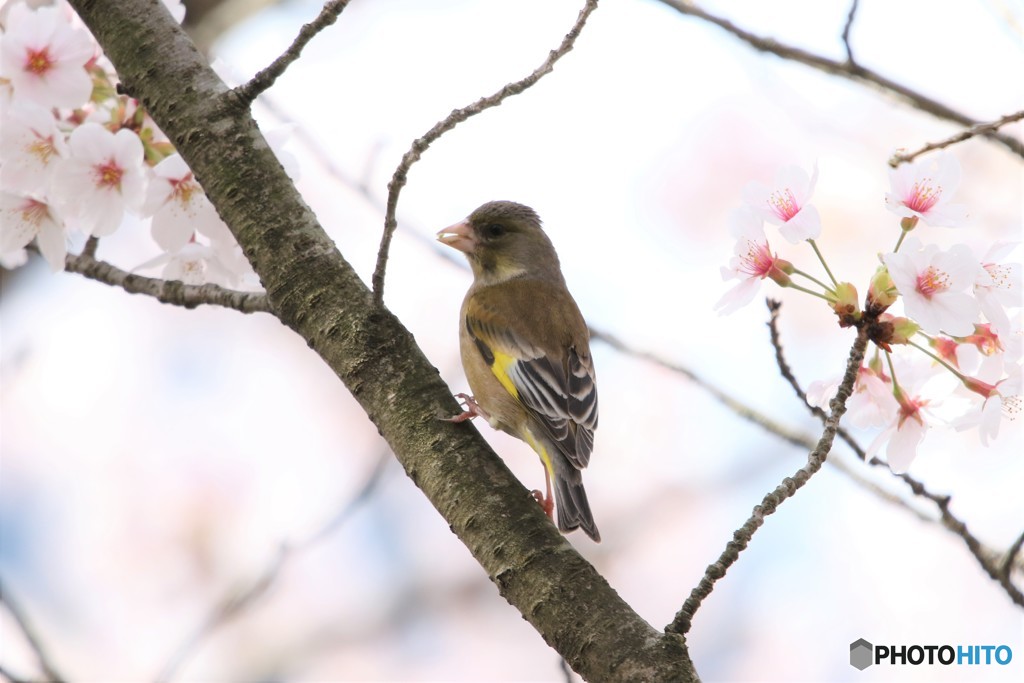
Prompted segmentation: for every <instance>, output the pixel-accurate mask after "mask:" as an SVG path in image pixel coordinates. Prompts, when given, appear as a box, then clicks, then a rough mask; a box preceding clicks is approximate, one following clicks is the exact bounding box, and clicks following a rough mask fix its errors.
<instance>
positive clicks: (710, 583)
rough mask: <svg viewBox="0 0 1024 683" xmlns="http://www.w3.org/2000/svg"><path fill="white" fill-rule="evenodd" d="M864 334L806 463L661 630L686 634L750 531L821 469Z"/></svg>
mask: <svg viewBox="0 0 1024 683" xmlns="http://www.w3.org/2000/svg"><path fill="white" fill-rule="evenodd" d="M867 345H868V335H867V331H866V330H865V329H864V328H861V329H859V330H858V331H857V338H856V339H855V340H854V343H853V346H852V347H851V348H850V356H849V358H848V359H847V362H846V372H845V374H844V375H843V381H842V383H841V384H840V385H839V391H838V392H837V393H836V396H835V398H833V399H832V402H831V403H830V404H829V407H830V408H831V411H832V412H831V414H830V415H829V416H828V419H827V420H826V421H825V430H824V431H823V432H822V434H821V437H820V438H819V439H818V443H817V445H816V446H815V447H814V450H812V451H811V452H810V453H809V454H808V456H807V463H806V464H804V466H803V467H801V468H800V469H798V470H797V471H796V473H794V474H793V476H792V477H786V478H785V479H783V480H782V483H781V484H779V485H778V486H777V487H775V490H773V491H771V492H770V493H768V494H767V495H765V497H764V499H763V500H762V501H761V504H760V505H756V506H755V507H754V511H753V513H752V514H751V515H750V517H749V518H748V519H747V521H746V522H745V523H744V524H743V526H741V527H740V528H739V529H737V530H736V532H735V533H734V534H733V540H731V541H729V542H728V543H727V544H726V546H725V550H724V551H723V552H722V554H721V555H720V556H719V558H718V560H717V561H715V563H714V564H711V565H708V568H707V570H706V571H705V572H704V577H703V578H702V579H701V580H700V583H699V584H698V586H697V587H696V588H694V589H693V591H692V592H691V593H690V597H688V598H687V599H686V602H684V603H683V607H682V609H680V610H679V612H678V613H677V614H676V616H675V619H673V620H672V623H670V624H669V625H668V626H666V627H665V631H666V632H669V633H679V634H686V633H687V632H688V631H689V630H690V626H691V625H692V622H693V616H694V614H696V612H697V610H698V609H699V608H700V606H701V604H702V603H703V602H704V599H705V598H707V597H708V596H709V595H710V594H711V591H712V590H713V589H714V586H715V582H717V581H718V580H719V579H720V578H722V577H723V576H725V573H726V572H727V571H728V570H729V567H731V566H732V565H733V564H734V563H735V562H736V560H737V559H739V555H740V553H741V552H743V550H745V549H746V547H747V545H748V544H749V543H750V539H751V538H752V537H753V535H754V533H755V532H756V531H757V530H758V529H759V528H760V527H761V525H762V524H764V518H765V517H767V516H768V515H770V514H772V513H773V512H775V510H776V509H777V508H778V507H779V505H781V504H782V503H783V502H785V501H786V499H788V498H791V497H792V496H793V495H794V494H795V493H796V492H797V491H798V490H799V489H800V488H801V487H803V485H804V484H806V483H807V482H808V481H809V480H810V478H811V477H812V476H814V474H815V473H816V472H817V471H818V470H820V469H821V466H822V465H823V464H824V463H825V459H826V458H827V457H828V454H829V451H830V450H831V449H832V442H833V440H834V439H835V435H836V430H837V429H838V428H839V420H840V419H841V418H842V417H843V414H844V413H845V412H846V401H847V399H849V398H850V395H851V394H852V393H853V384H854V382H855V381H856V379H857V372H858V371H859V370H860V364H861V361H863V360H864V351H865V349H867Z"/></svg>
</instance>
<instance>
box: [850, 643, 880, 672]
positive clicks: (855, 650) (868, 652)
mask: <svg viewBox="0 0 1024 683" xmlns="http://www.w3.org/2000/svg"><path fill="white" fill-rule="evenodd" d="M873 648H874V646H873V645H872V644H871V643H869V642H868V641H866V640H864V639H863V638H858V639H857V640H855V641H853V642H852V643H850V666H852V667H853V668H855V669H857V670H859V671H863V670H864V669H866V668H868V667H869V666H871V665H872V664H873V662H872V661H871V658H872V657H873V653H872V649H873Z"/></svg>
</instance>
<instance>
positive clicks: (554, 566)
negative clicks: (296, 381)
mask: <svg viewBox="0 0 1024 683" xmlns="http://www.w3.org/2000/svg"><path fill="white" fill-rule="evenodd" d="M71 4H72V6H74V7H75V8H76V10H77V11H78V13H79V15H80V16H81V17H82V19H83V20H84V21H85V23H86V25H87V26H88V27H89V29H90V30H91V31H92V33H93V35H95V36H96V38H97V39H98V40H99V42H100V44H101V45H102V46H103V48H104V51H105V53H106V55H107V56H108V57H109V58H110V60H111V62H112V63H113V64H114V66H115V67H116V68H117V70H118V74H119V75H120V77H121V79H122V81H124V82H125V83H126V84H127V85H128V86H129V88H130V90H131V92H133V93H136V94H137V95H138V96H139V97H140V98H141V100H142V102H143V105H144V106H145V108H146V110H147V111H148V112H149V113H150V115H151V116H152V117H153V119H154V121H156V123H157V125H158V126H160V129H161V130H163V131H164V132H165V133H166V134H167V135H168V137H169V138H170V139H171V141H172V142H173V143H174V145H175V147H176V148H177V150H178V151H179V152H180V153H181V155H182V157H183V158H184V159H185V161H186V162H187V163H188V165H189V167H190V168H191V169H192V171H193V172H194V173H195V176H196V178H197V180H199V182H200V183H201V184H202V186H203V188H204V189H205V190H206V193H207V196H208V197H209V198H210V201H211V202H213V204H214V205H215V206H216V207H217V210H218V213H219V214H220V215H221V216H222V217H223V218H224V219H225V222H226V223H227V224H228V225H229V227H230V228H231V230H232V232H233V233H234V235H235V237H236V238H237V239H238V242H239V244H240V245H241V246H242V249H243V251H244V253H245V255H246V257H247V258H248V259H249V261H250V263H251V264H252V266H253V268H254V269H255V271H256V272H257V273H258V274H259V276H260V280H261V282H262V283H263V285H264V286H265V287H266V290H267V297H268V299H269V301H270V306H271V309H272V310H273V311H274V313H275V314H276V315H277V316H278V317H279V318H280V320H281V321H282V322H283V323H284V324H285V325H287V326H289V327H290V328H292V329H293V330H294V331H295V332H296V333H297V334H299V335H300V336H301V337H302V338H303V339H304V340H305V341H306V342H307V343H308V344H309V346H310V347H311V348H312V349H313V351H315V352H316V353H317V354H318V355H319V356H320V357H321V358H322V359H323V360H324V362H325V363H326V364H327V365H328V366H329V367H330V368H331V370H332V371H333V372H334V373H335V374H336V375H337V376H338V377H339V378H340V379H341V380H342V381H343V382H344V383H345V385H346V386H347V387H348V389H349V390H350V391H351V392H352V395H353V396H354V397H355V398H356V400H357V401H358V402H359V403H360V405H361V406H362V407H363V409H364V410H365V411H366V413H367V415H368V417H369V418H370V419H371V420H372V421H373V423H374V424H375V425H376V426H377V428H378V430H379V431H380V433H381V435H382V436H383V437H384V439H385V440H386V441H387V442H388V444H389V446H390V447H391V449H392V451H393V452H394V453H395V456H396V457H397V458H398V460H399V461H400V462H401V463H402V466H403V467H404V468H405V471H406V473H407V474H408V475H409V476H410V477H411V478H412V480H413V481H414V482H415V483H416V484H417V486H419V487H420V489H421V490H422V491H423V493H424V494H425V495H426V496H427V498H428V499H429V500H430V501H431V503H432V504H433V505H434V507H435V508H436V509H437V510H438V511H439V512H440V514H441V516H442V517H443V518H444V519H445V520H446V522H447V523H448V525H449V526H450V528H451V530H452V531H453V532H454V533H455V534H456V535H457V536H458V537H459V539H460V540H461V541H462V542H463V543H464V544H465V545H466V547H467V548H468V549H469V551H470V552H471V554H472V555H473V556H474V558H476V560H477V561H478V562H479V563H480V564H481V566H482V567H483V568H484V570H485V571H486V572H487V574H488V576H490V577H491V579H492V581H493V582H494V583H495V585H496V586H497V588H498V591H499V592H500V594H501V595H502V596H504V597H505V599H506V600H508V601H509V602H510V603H511V604H512V605H513V606H515V607H516V608H517V609H518V610H519V611H520V613H521V614H522V615H523V617H524V618H525V619H526V620H527V621H528V622H529V623H530V624H531V625H533V626H534V628H536V629H537V631H538V632H540V634H541V635H542V636H543V637H544V639H545V641H546V642H547V643H548V644H549V645H551V647H553V648H554V649H555V650H556V651H558V652H559V654H561V655H562V656H563V657H565V659H566V660H567V661H568V662H569V664H570V665H571V666H572V667H573V669H574V670H576V671H577V672H579V673H580V674H581V675H582V676H583V677H584V678H586V679H588V680H590V681H612V680H620V681H621V680H674V681H687V680H694V679H695V678H696V675H695V673H694V670H693V665H692V663H691V662H690V659H689V655H688V653H687V650H686V647H685V643H684V641H683V639H682V638H680V637H678V636H675V635H671V634H669V635H664V634H660V633H659V632H658V631H657V630H655V629H654V628H653V627H651V626H650V624H648V623H647V622H645V621H644V620H643V619H642V618H641V617H640V616H639V615H637V614H636V612H635V611H634V610H632V609H631V608H630V607H629V605H627V604H626V603H625V602H624V601H623V600H622V598H621V597H619V595H618V594H617V593H616V592H615V591H614V590H613V589H612V588H611V586H609V585H608V583H607V582H606V581H605V580H604V578H603V577H602V576H601V575H600V574H598V573H597V571H596V570H595V569H594V567H593V566H591V565H590V564H589V563H588V562H587V561H586V560H584V559H583V558H582V557H581V556H580V555H579V554H578V553H577V552H576V551H575V549H574V548H573V547H572V545H571V544H570V543H569V540H568V539H567V538H566V537H564V536H562V535H561V534H560V533H559V532H558V531H557V529H555V527H554V525H553V524H552V523H551V521H550V520H549V519H548V518H547V516H546V515H544V514H543V512H542V511H541V509H540V507H539V506H538V505H537V504H536V502H535V501H534V499H533V498H532V496H530V494H529V493H528V492H527V491H526V489H524V488H523V486H522V484H521V483H519V481H518V480H517V479H516V478H515V476H514V475H513V474H512V473H511V472H510V471H509V470H508V468H507V467H506V466H505V465H504V463H503V462H502V461H501V459H500V458H498V457H497V456H496V455H495V454H494V452H493V451H491V450H490V448H489V447H488V446H487V444H486V442H485V441H484V440H483V439H482V438H481V437H480V435H479V433H478V432H477V431H476V429H475V428H473V427H472V425H468V424H461V425H457V424H451V423H448V422H443V421H441V420H439V419H438V417H439V416H441V415H451V414H453V413H454V412H455V411H456V410H457V408H458V406H457V404H456V402H455V399H454V398H453V397H452V395H451V391H450V390H449V388H448V387H447V386H446V385H445V384H444V382H443V381H441V378H440V377H439V376H438V373H437V370H436V369H435V368H434V367H433V365H432V364H431V363H430V361H429V360H428V359H427V358H425V357H424V355H423V352H422V351H421V350H420V349H419V347H418V346H417V345H416V343H415V340H414V339H413V337H412V335H411V334H410V333H409V331H408V330H407V329H406V328H405V327H404V326H403V325H402V324H401V323H400V322H399V320H398V319H397V318H395V316H394V315H392V314H391V312H390V311H388V310H387V309H385V308H384V307H382V306H375V305H374V301H373V295H372V293H371V292H370V291H369V290H368V289H367V287H366V286H365V285H364V284H363V282H362V281H361V280H360V278H359V276H358V274H357V273H356V272H355V270H354V269H353V268H352V267H351V265H350V264H349V263H348V262H347V261H346V260H345V259H344V258H343V257H342V255H341V254H340V253H338V251H337V248H336V247H335V245H334V243H333V242H332V241H331V239H330V238H329V237H328V236H327V235H326V234H325V233H324V231H323V229H322V228H321V227H320V225H319V224H318V223H317V221H316V218H315V216H314V215H313V213H312V212H311V211H310V209H309V207H308V206H307V205H306V204H305V203H304V202H303V201H302V199H301V197H300V196H299V194H298V193H297V192H296V191H295V188H294V187H293V186H292V184H291V182H290V181H289V179H288V177H287V176H286V175H285V173H284V170H283V169H282V168H281V166H280V164H279V163H278V162H277V160H276V158H275V157H274V155H273V152H272V151H271V150H270V147H269V145H268V144H267V143H266V140H264V138H263V137H262V135H261V134H260V132H259V129H258V128H257V126H256V124H255V122H254V121H253V120H252V118H251V116H250V113H249V111H248V107H243V106H239V103H238V102H237V98H235V97H233V96H231V95H230V94H229V91H228V89H227V87H226V86H225V85H224V84H223V83H222V82H221V81H220V79H218V78H217V77H216V75H215V74H214V73H213V72H212V71H211V70H210V68H209V65H208V64H207V63H206V61H205V60H204V59H203V57H202V55H200V54H199V52H198V50H196V48H195V46H194V45H192V43H191V42H190V41H189V40H188V37H187V36H186V35H185V34H184V32H183V31H182V30H181V28H180V27H179V26H178V25H177V24H176V23H175V22H174V21H173V19H171V17H170V15H168V14H167V13H166V12H165V11H163V10H162V7H161V6H160V4H159V3H156V4H154V3H152V2H150V1H148V0H71Z"/></svg>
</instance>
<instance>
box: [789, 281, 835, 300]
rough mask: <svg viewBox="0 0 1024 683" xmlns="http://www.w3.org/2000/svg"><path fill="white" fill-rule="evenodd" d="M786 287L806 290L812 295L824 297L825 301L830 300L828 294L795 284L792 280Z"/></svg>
mask: <svg viewBox="0 0 1024 683" xmlns="http://www.w3.org/2000/svg"><path fill="white" fill-rule="evenodd" d="M786 287H788V288H790V289H796V290H798V291H801V292H804V293H806V294H810V295H811V296H816V297H818V298H819V299H824V300H825V301H828V300H829V299H828V297H827V296H825V295H824V294H822V293H820V292H815V291H814V290H813V289H807V288H806V287H801V286H800V285H797V284H793V283H792V282H790V283H789V284H788V285H786Z"/></svg>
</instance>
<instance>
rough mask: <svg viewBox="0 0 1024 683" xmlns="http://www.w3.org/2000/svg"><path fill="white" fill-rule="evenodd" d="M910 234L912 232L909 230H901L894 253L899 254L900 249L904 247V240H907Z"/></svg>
mask: <svg viewBox="0 0 1024 683" xmlns="http://www.w3.org/2000/svg"><path fill="white" fill-rule="evenodd" d="M908 232H910V231H909V230H900V238H899V239H898V240H896V246H895V247H893V249H892V253H894V254H895V253H896V252H898V251H899V250H900V247H901V246H903V240H905V239H906V238H907V233H908Z"/></svg>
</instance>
